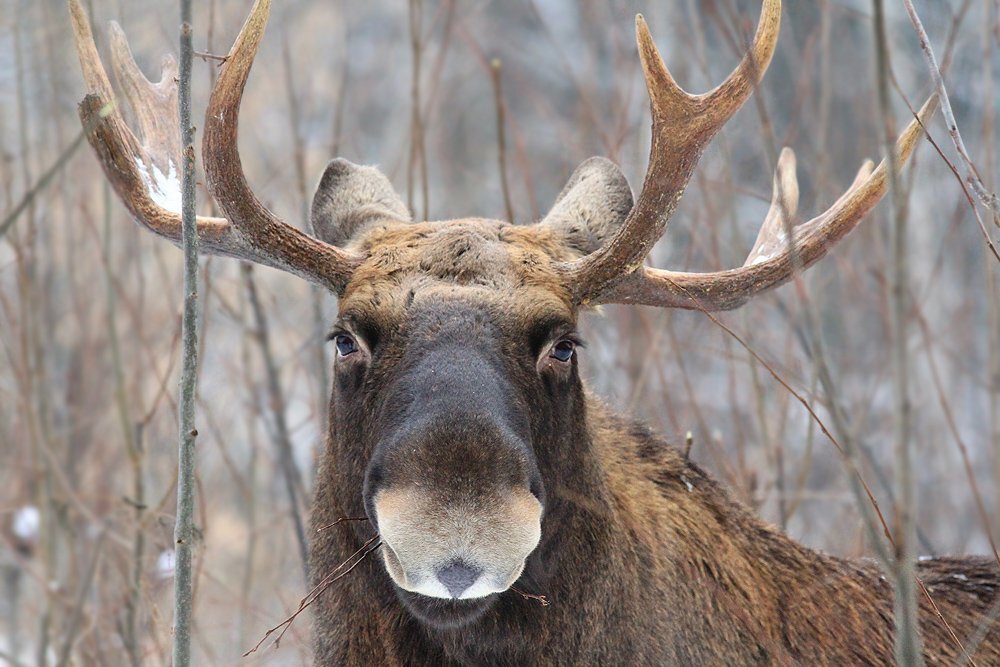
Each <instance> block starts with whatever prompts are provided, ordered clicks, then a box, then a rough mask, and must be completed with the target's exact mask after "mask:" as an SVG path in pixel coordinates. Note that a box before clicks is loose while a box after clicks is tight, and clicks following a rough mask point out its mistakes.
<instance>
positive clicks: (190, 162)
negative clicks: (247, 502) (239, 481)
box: [173, 0, 198, 667]
mask: <svg viewBox="0 0 1000 667" xmlns="http://www.w3.org/2000/svg"><path fill="white" fill-rule="evenodd" d="M193 52H194V48H193V47H192V45H191V0H181V37H180V70H179V82H178V99H179V105H180V133H181V137H182V140H181V143H182V144H183V145H184V155H183V158H182V159H183V163H184V168H183V185H182V188H181V244H182V246H183V248H184V317H183V324H182V327H183V333H182V334H181V337H182V340H183V351H182V352H181V360H182V363H181V380H180V399H179V401H178V408H177V409H178V412H179V414H180V437H179V441H180V442H179V446H178V455H177V518H176V523H175V524H174V554H175V564H174V646H173V664H174V667H189V665H190V664H191V616H192V612H193V607H194V594H193V588H194V585H193V584H194V581H193V577H192V569H191V560H192V549H193V546H194V545H193V542H194V535H195V528H194V491H195V488H194V487H195V473H194V456H195V451H194V445H195V438H196V437H197V435H198V432H197V430H195V422H194V404H195V392H196V390H197V387H196V385H197V370H198V330H197V327H198V231H197V228H196V219H195V160H194V127H193V126H192V125H191V60H192V55H193Z"/></svg>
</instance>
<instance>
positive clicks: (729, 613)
mask: <svg viewBox="0 0 1000 667" xmlns="http://www.w3.org/2000/svg"><path fill="white" fill-rule="evenodd" d="M69 1H70V9H71V17H72V21H73V26H74V30H75V33H76V37H77V45H78V50H79V55H80V62H81V66H82V70H83V74H84V78H85V82H86V85H87V89H88V94H87V96H86V97H85V98H84V99H83V101H82V103H81V104H80V109H79V111H80V117H81V120H82V123H83V125H84V128H85V129H86V132H87V137H88V140H89V143H90V144H91V146H92V147H93V149H94V151H95V152H96V155H97V157H98V160H99V162H100V164H101V166H102V168H103V171H104V173H105V175H106V178H107V179H108V180H109V181H110V184H111V185H112V187H113V188H114V190H115V192H116V193H117V195H118V196H119V198H120V199H121V201H122V202H123V203H124V205H125V206H126V207H127V209H128V211H129V212H130V213H131V215H132V216H133V217H134V218H135V219H136V220H137V221H138V223H139V224H141V225H142V226H144V227H146V228H147V229H149V230H150V231H152V232H154V233H155V234H158V235H160V236H163V237H165V238H167V239H169V240H170V241H172V242H174V243H179V242H180V239H181V223H180V216H179V213H178V212H177V210H176V206H171V201H170V197H169V196H167V193H168V192H169V191H171V188H172V187H175V186H176V184H175V183H173V182H172V181H171V179H173V178H175V176H176V174H178V173H179V172H180V169H179V167H178V165H179V164H180V162H179V160H180V146H179V139H178V137H177V132H176V130H175V128H176V127H177V110H176V100H177V97H176V95H177V91H176V84H175V81H174V74H175V71H176V70H175V65H174V63H173V61H172V59H169V58H168V59H167V60H165V61H164V77H163V80H162V81H161V82H159V83H156V84H153V83H150V82H149V81H148V80H147V79H146V78H145V77H144V76H143V75H142V74H141V73H140V72H139V69H138V68H137V67H136V65H135V63H134V61H133V60H132V56H131V53H130V51H129V48H128V45H127V43H126V41H125V39H124V35H123V34H122V33H121V31H120V30H117V29H113V30H112V39H113V43H112V49H111V51H112V57H113V60H114V62H113V66H114V70H115V72H116V78H117V79H118V80H119V81H120V82H121V83H122V87H123V89H124V93H125V96H126V98H127V100H128V102H129V104H130V105H131V106H132V107H133V109H134V111H135V114H134V115H135V118H136V123H137V125H138V128H137V129H138V135H137V134H134V133H133V132H132V130H131V129H130V128H129V127H128V126H127V125H126V123H125V121H124V119H123V116H122V115H121V112H120V109H119V107H118V106H117V105H116V104H114V100H115V96H114V92H113V90H112V87H111V84H110V81H109V78H108V76H107V73H106V70H105V69H104V67H103V65H102V64H101V61H100V58H99V56H98V53H97V49H96V46H95V44H94V40H93V36H92V33H91V29H90V24H89V22H88V19H87V17H86V14H85V13H84V11H83V9H82V7H81V6H80V3H79V0H69ZM269 5H270V2H269V0H256V1H255V3H254V5H253V8H252V10H251V11H250V14H249V17H248V18H247V20H246V22H245V24H244V26H243V28H242V30H241V32H240V33H239V36H238V38H237V39H236V42H235V44H234V46H233V47H232V49H231V50H230V52H229V54H228V56H227V57H226V60H225V64H224V65H223V66H222V67H221V72H220V75H219V77H218V80H217V83H216V85H215V87H214V90H213V91H212V94H211V98H210V101H209V104H208V109H207V112H206V114H205V123H204V142H203V146H202V160H203V164H204V171H205V175H206V182H207V186H208V190H209V192H210V194H211V196H212V198H213V199H214V201H215V202H216V204H217V205H218V207H219V209H220V210H221V211H222V213H223V214H224V216H225V217H218V218H216V217H199V218H198V220H197V234H198V243H199V247H200V249H201V251H203V252H205V253H212V254H218V255H225V256H228V257H235V258H240V259H243V260H248V261H251V262H257V263H260V264H264V265H267V266H271V267H276V268H278V269H281V270H284V271H288V272H291V273H293V274H295V275H297V276H300V277H302V278H304V279H306V280H309V281H311V282H312V283H315V284H317V285H320V286H323V287H325V288H327V289H329V290H330V291H331V292H332V293H334V294H335V295H336V296H337V297H338V307H339V315H338V318H337V320H336V324H335V326H334V329H333V330H332V333H331V340H332V341H333V342H334V344H335V346H336V358H335V361H334V371H333V372H334V379H333V383H332V384H333V387H332V395H331V397H330V408H329V434H328V440H327V444H326V448H325V452H324V453H323V457H322V460H321V463H320V469H319V472H318V475H317V477H316V489H315V500H314V506H313V510H312V519H311V520H312V524H313V526H314V528H316V530H315V531H313V537H312V544H311V560H312V572H313V573H314V574H313V576H314V578H315V580H316V583H317V584H322V583H323V581H324V580H325V579H326V578H328V577H329V575H330V574H331V572H332V571H334V570H335V568H336V567H337V565H338V564H340V563H341V562H343V561H344V559H345V558H346V557H348V556H349V555H350V554H358V553H363V554H366V555H367V554H368V553H374V556H373V557H371V558H367V559H363V560H359V561H357V562H356V563H355V565H356V567H355V569H354V571H353V572H352V573H351V576H350V577H346V578H344V579H342V580H341V581H339V582H338V583H337V585H336V586H332V587H329V590H326V591H325V592H324V593H323V594H322V595H321V596H319V597H318V598H317V599H316V602H315V608H314V611H315V627H314V634H315V659H316V662H317V664H322V665H339V664H351V665H374V664H378V665H412V664H428V665H430V664H433V665H445V664H504V665H514V664H595V665H596V664H636V665H638V664H671V665H745V664H784V665H790V664H839V665H848V664H851V665H854V664H888V663H891V662H892V661H893V636H894V632H895V630H894V621H893V601H892V597H893V592H892V590H891V586H890V584H889V583H888V582H887V581H886V579H885V578H884V577H883V576H881V574H880V571H879V569H878V567H877V566H876V565H875V564H874V563H871V562H867V561H850V560H845V559H841V558H836V557H832V556H829V555H825V554H823V553H819V552H816V551H813V550H810V549H808V548H805V547H804V546H802V545H800V544H798V543H796V542H795V541H793V540H792V539H790V538H789V537H787V536H785V535H784V534H782V533H781V532H780V531H778V530H777V529H775V528H774V527H772V526H770V525H768V524H766V523H765V522H763V521H762V520H760V519H759V518H757V517H756V516H755V515H754V514H753V513H752V512H751V511H750V510H749V509H748V508H746V507H744V506H743V505H741V504H740V503H739V502H737V501H736V500H735V499H734V498H733V497H732V496H731V495H730V494H729V493H728V492H727V491H726V490H725V489H724V488H722V487H721V486H720V485H719V484H718V483H717V482H716V481H715V480H713V479H712V477H711V476H710V475H708V474H707V473H706V472H704V471H703V470H702V469H701V468H700V467H699V466H698V465H696V464H695V463H693V462H692V461H690V460H688V458H687V457H686V456H685V455H684V454H682V453H681V452H679V451H678V450H676V449H674V448H673V447H672V446H670V445H669V444H667V443H666V442H664V441H663V440H662V439H661V438H659V437H658V436H656V435H654V434H653V433H652V432H650V430H648V429H647V428H646V427H644V426H642V425H641V424H638V423H635V422H633V421H630V420H628V419H626V418H623V417H620V416H617V415H616V414H614V412H612V411H611V410H610V409H609V408H608V407H606V406H605V405H604V404H602V402H601V401H600V400H598V399H597V398H595V397H594V396H593V395H592V394H590V393H589V392H588V391H587V389H586V388H585V386H584V385H583V383H582V382H581V380H580V376H579V370H578V364H579V358H580V355H581V348H580V339H579V336H578V334H577V332H576V324H577V321H578V319H579V317H580V314H581V313H584V312H586V311H588V310H589V309H592V308H594V307H596V306H598V305H600V304H609V303H618V304H642V305H646V306H655V307H661V308H684V309H698V310H702V311H706V312H712V311H719V310H726V309H732V308H735V307H737V306H739V305H741V304H743V303H744V302H746V301H747V300H748V299H750V298H752V297H753V296H755V295H756V294H759V293H761V292H763V291H765V290H769V289H772V288H774V287H776V286H778V285H781V284H783V283H785V282H787V281H788V280H790V279H791V278H792V277H793V275H794V273H795V272H796V271H798V270H802V269H805V268H808V267H809V266H811V265H813V264H814V263H816V262H817V261H818V260H819V259H820V258H822V257H823V256H824V255H825V254H826V253H827V252H828V251H829V250H830V249H831V248H832V247H833V246H834V245H835V244H836V243H837V242H838V241H839V240H840V239H842V238H843V237H844V236H845V235H846V234H848V233H849V232H850V231H851V230H852V229H854V228H855V227H856V226H857V225H858V224H859V222H860V221H861V220H862V219H863V218H864V217H865V215H866V214H867V213H868V212H869V211H870V210H871V209H872V207H874V206H875V204H876V203H877V202H878V201H879V199H880V198H881V197H882V196H883V195H884V193H885V191H886V189H887V178H888V174H887V172H888V166H887V165H886V163H885V162H883V163H882V164H880V165H878V166H877V167H874V165H873V164H872V163H870V162H867V163H866V164H865V165H864V166H863V167H862V168H861V169H860V171H859V172H858V174H857V177H856V178H855V180H854V182H853V183H852V184H851V186H850V187H849V188H848V189H847V190H846V191H845V192H844V194H843V195H842V196H841V197H840V198H839V199H837V201H836V202H835V203H834V204H833V205H832V206H831V207H830V208H829V209H828V210H826V211H825V212H823V213H821V214H819V215H817V216H816V217H814V218H812V219H811V220H808V221H806V222H803V223H801V224H797V225H794V226H793V216H794V215H795V209H796V206H797V184H796V180H795V168H794V156H793V154H792V153H791V151H790V150H788V149H785V151H783V152H782V154H781V158H780V160H779V162H778V165H777V171H776V174H775V181H774V185H775V189H774V195H773V201H772V206H771V208H770V211H769V212H768V213H767V215H766V216H765V218H764V220H763V223H762V225H761V229H760V233H759V236H758V238H757V242H756V243H755V244H754V246H753V249H752V250H751V251H750V253H749V256H748V258H747V260H746V262H745V263H744V264H743V265H742V266H740V267H738V268H734V269H730V270H724V271H715V272H707V273H688V272H676V271H668V270H659V269H654V268H651V267H648V266H646V265H645V259H646V257H647V255H648V254H649V252H650V250H651V248H652V247H653V245H654V244H655V243H656V242H657V240H658V239H659V238H660V236H661V235H662V234H663V232H664V229H665V227H666V225H667V222H668V221H669V220H670V218H671V215H672V214H673V212H674V211H675V209H676V207H677V204H678V201H679V200H680V198H681V196H682V194H683V192H684V188H685V185H686V184H687V182H688V180H689V179H690V177H691V175H692V172H693V170H694V168H695V165H696V164H697V162H698V159H699V157H700V155H701V153H702V151H703V150H704V149H705V147H706V145H707V144H708V143H709V142H710V141H711V140H712V137H713V136H714V135H715V134H716V133H717V132H718V131H719V130H720V128H722V126H723V125H724V124H725V123H726V121H727V120H728V119H729V118H730V117H731V116H733V114H735V113H736V111H737V110H738V109H739V108H740V107H741V106H742V105H743V103H744V102H745V101H746V100H747V99H748V98H749V96H750V95H751V94H752V92H753V90H754V88H755V87H756V86H757V84H758V83H759V81H760V80H761V77H762V76H763V74H764V72H765V70H766V69H767V66H768V64H769V62H770V60H771V56H772V54H773V52H774V49H775V44H776V42H777V38H778V28H779V23H780V16H781V2H780V0H763V5H762V10H761V15H760V19H759V23H758V26H757V29H756V33H755V35H754V37H753V40H752V43H751V44H750V46H749V48H748V51H747V52H746V54H745V55H744V56H743V58H742V61H741V62H740V63H739V64H738V66H737V67H736V68H735V70H734V71H733V72H732V74H730V75H729V77H728V78H726V79H725V81H723V82H722V83H721V84H720V85H719V86H717V87H716V88H715V89H713V90H712V91H710V92H708V93H705V94H701V95H692V94H689V93H688V92H686V91H684V90H683V89H682V88H681V87H680V86H679V85H678V84H677V83H676V81H675V80H674V78H673V77H672V76H671V74H670V72H669V70H668V69H667V67H666V66H665V64H664V62H663V60H662V59H661V57H660V55H659V53H658V51H657V49H656V46H655V45H654V42H653V39H652V37H651V35H650V33H649V31H648V29H647V26H646V23H645V22H644V20H643V19H642V17H641V16H639V17H637V19H636V37H637V44H638V53H639V58H640V60H641V65H642V69H643V72H644V75H645V79H646V84H647V89H648V93H649V99H650V110H651V114H652V146H651V149H650V156H649V164H648V170H647V173H646V176H645V180H644V182H643V184H642V189H641V190H640V192H639V195H638V198H637V199H635V200H634V201H633V196H632V191H631V189H630V187H629V184H628V183H627V181H626V179H625V177H624V175H623V174H622V172H621V171H620V170H619V168H618V167H617V166H616V165H615V164H613V163H612V162H610V161H608V160H606V159H602V158H591V159H589V160H587V161H585V162H584V163H583V164H581V165H580V167H579V168H578V169H577V170H576V171H575V172H574V173H573V174H572V176H571V178H570V180H569V182H568V184H567V185H566V186H565V188H564V189H563V191H562V192H561V194H560V195H559V196H558V198H557V200H556V202H555V204H554V206H553V207H552V209H551V210H550V211H549V213H548V214H547V215H546V216H545V217H544V218H542V219H541V220H540V221H538V222H537V223H535V224H532V225H515V224H510V223H508V222H502V221H497V220H487V219H482V218H464V219H459V220H447V221H438V222H432V221H422V222H421V221H414V220H412V219H411V212H410V211H408V210H407V207H406V206H405V205H404V203H403V201H402V200H401V198H400V197H399V196H398V195H397V194H396V193H395V192H394V191H393V188H392V186H391V185H390V183H389V180H388V179H387V178H386V177H385V176H384V175H383V174H382V173H380V172H379V171H378V170H377V169H375V168H372V167H364V166H357V165H354V164H352V163H350V162H348V161H346V160H343V159H334V160H333V161H332V162H330V163H329V165H328V166H327V167H326V170H325V171H324V173H323V175H322V178H321V179H320V181H319V185H318V187H317V190H316V193H315V196H314V199H313V202H312V208H311V226H312V234H311V235H308V234H305V233H303V232H301V231H299V230H298V229H296V228H295V227H293V226H292V225H290V224H287V223H286V222H283V221H282V220H280V219H279V218H278V217H276V216H275V215H274V214H273V213H272V212H271V211H269V210H268V208H267V207H266V206H265V205H263V204H262V203H261V202H260V200H259V199H258V198H257V197H256V196H254V193H253V191H252V190H251V188H250V186H249V184H248V182H247V179H246V177H245V175H244V173H243V168H242V166H241V163H240V155H239V152H238V148H237V123H238V116H239V109H240V101H241V98H242V94H243V90H244V87H245V84H246V82H247V78H248V76H249V73H250V69H251V65H252V63H253V60H254V56H255V53H256V51H257V48H258V45H259V44H260V42H261V39H262V36H263V33H264V28H265V25H266V23H267V18H268V14H269ZM934 109H935V100H934V99H933V98H932V99H931V100H929V101H928V102H927V103H926V104H925V105H924V106H923V108H922V109H921V110H920V111H919V113H918V114H917V116H916V118H914V119H913V121H912V122H910V123H909V125H908V126H907V127H906V128H905V130H904V131H903V132H902V134H901V135H900V136H899V138H898V140H897V143H896V147H895V150H896V152H897V158H898V163H899V164H900V165H902V164H903V163H904V162H905V161H906V160H907V158H908V157H909V155H910V154H911V152H912V151H913V150H914V147H915V145H916V144H917V142H918V139H919V137H920V136H921V131H922V127H923V125H924V123H926V122H927V121H928V120H929V118H930V117H931V116H932V114H933V113H934ZM789 230H790V231H791V232H792V233H790V234H789V233H787V232H788V231H789ZM344 517H366V518H367V519H368V521H367V522H360V521H359V522H356V523H348V524H345V525H342V526H340V528H343V529H342V530H341V529H337V530H319V529H320V528H323V527H326V526H329V525H330V524H333V523H335V522H337V521H338V519H341V518H344ZM917 577H918V578H919V580H920V582H921V583H922V585H923V590H924V591H925V594H924V595H922V597H921V599H920V603H919V604H920V625H921V629H922V633H923V651H924V656H925V659H926V661H927V662H928V663H929V664H953V663H954V662H956V661H962V660H969V661H973V660H979V661H980V662H981V663H983V664H1000V632H998V631H997V630H996V629H995V627H994V626H993V625H992V624H993V621H994V620H995V619H996V617H997V609H998V604H1000V598H998V597H997V596H998V593H1000V568H998V567H997V565H996V563H995V562H993V561H992V560H987V559H984V558H978V557H945V558H936V559H929V560H922V561H921V562H919V563H918V565H917ZM542 596H544V601H546V602H547V603H548V604H545V605H543V604H539V600H538V598H541V597H542ZM970 638H972V639H970ZM966 642H967V643H966Z"/></svg>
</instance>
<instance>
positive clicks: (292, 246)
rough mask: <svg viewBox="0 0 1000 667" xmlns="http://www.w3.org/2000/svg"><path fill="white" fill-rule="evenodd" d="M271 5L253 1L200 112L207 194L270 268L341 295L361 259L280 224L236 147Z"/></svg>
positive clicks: (268, 0) (268, 1) (264, 1)
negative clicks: (252, 186)
mask: <svg viewBox="0 0 1000 667" xmlns="http://www.w3.org/2000/svg"><path fill="white" fill-rule="evenodd" d="M270 7H271V3H270V0H256V2H254V5H253V8H252V9H251V10H250V15H249V16H248V17H247V20H246V22H245V23H244V24H243V28H242V29H241V30H240V34H239V36H238V37H237V38H236V42H235V43H234V44H233V47H232V49H231V50H230V51H229V56H228V58H227V59H226V62H225V64H224V65H223V66H222V71H221V72H220V74H219V79H218V81H217V82H216V84H215V89H214V90H213V91H212V96H211V98H210V100H209V103H208V110H207V111H206V113H205V138H204V141H203V144H202V156H203V160H204V163H205V174H206V176H207V181H208V188H209V192H211V193H212V196H213V197H214V198H215V200H216V202H217V203H218V205H219V207H220V208H221V209H222V210H223V212H225V214H226V216H227V217H228V218H229V220H230V221H231V224H232V225H233V227H234V228H235V229H236V231H237V233H238V234H239V236H240V237H241V238H242V239H243V240H244V241H245V242H246V243H247V244H248V245H249V246H250V247H252V248H254V249H256V250H257V251H258V252H259V253H261V254H262V255H267V256H268V258H269V259H270V261H271V262H273V264H272V265H277V266H280V267H282V268H284V269H285V270H288V271H291V272H293V273H298V274H299V275H306V276H309V277H312V278H313V279H314V280H316V278H319V281H318V282H320V284H324V285H326V286H327V287H329V288H331V289H333V290H335V291H338V292H339V291H340V290H342V289H343V287H344V286H345V285H346V284H347V282H348V280H349V279H350V276H351V274H352V273H353V271H354V269H355V268H356V267H357V266H358V264H360V262H361V257H359V256H357V255H354V254H352V253H349V252H347V251H344V250H341V249H340V248H337V247H336V246H332V245H329V244H327V243H323V242H322V241H319V240H317V239H315V238H313V237H311V236H307V235H306V234H304V233H302V232H300V231H299V230H297V229H295V228H294V227H292V226H290V225H288V224H286V223H284V222H282V221H281V220H280V219H278V218H277V217H276V216H275V215H274V214H273V213H271V211H269V210H268V209H267V207H265V206H264V204H262V203H261V202H260V200H259V199H257V197H256V196H255V195H254V193H253V191H252V190H251V189H250V186H249V184H248V183H247V180H246V176H245V175H244V173H243V166H242V163H241V161H240V155H239V149H238V146H237V134H238V121H239V110H240V102H241V101H242V98H243V89H244V87H245V86H246V82H247V78H248V77H249V75H250V68H251V67H252V65H253V60H254V57H255V56H256V54H257V48H258V46H259V45H260V41H261V38H262V37H263V34H264V28H265V26H266V25H267V18H268V14H269V12H270Z"/></svg>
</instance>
